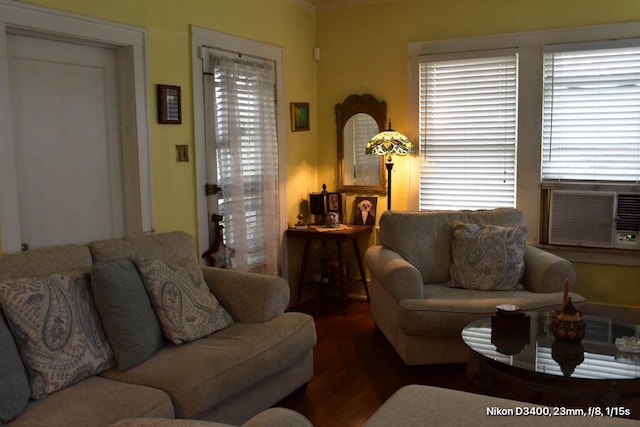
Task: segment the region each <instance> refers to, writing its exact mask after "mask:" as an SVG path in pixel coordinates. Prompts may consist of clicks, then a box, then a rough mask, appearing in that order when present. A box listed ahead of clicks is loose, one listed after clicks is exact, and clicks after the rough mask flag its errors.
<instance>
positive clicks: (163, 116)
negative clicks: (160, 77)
mask: <svg viewBox="0 0 640 427" xmlns="http://www.w3.org/2000/svg"><path fill="white" fill-rule="evenodd" d="M157 91H158V123H161V124H173V125H175V124H181V123H182V108H181V100H180V98H181V97H180V86H170V85H157Z"/></svg>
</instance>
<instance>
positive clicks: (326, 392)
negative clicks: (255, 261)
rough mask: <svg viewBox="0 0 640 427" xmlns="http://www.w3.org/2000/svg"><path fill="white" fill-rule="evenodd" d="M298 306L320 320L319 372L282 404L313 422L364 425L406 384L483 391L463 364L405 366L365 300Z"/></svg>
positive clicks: (517, 395) (515, 392) (511, 394)
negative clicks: (344, 304)
mask: <svg viewBox="0 0 640 427" xmlns="http://www.w3.org/2000/svg"><path fill="white" fill-rule="evenodd" d="M296 311H302V312H305V313H309V314H311V315H312V316H313V317H314V319H315V320H316V330H317V335H318V343H317V345H316V347H315V349H314V370H315V372H314V377H313V379H312V380H311V381H310V382H309V384H308V386H307V388H306V391H305V392H304V393H295V394H293V395H291V396H289V397H287V398H286V399H284V400H283V401H281V402H280V403H279V404H278V406H284V407H287V408H291V409H294V410H296V411H298V412H300V413H302V414H303V415H305V416H306V417H307V418H309V420H310V421H311V422H312V423H313V424H314V426H315V427H341V426H347V427H353V426H360V425H362V424H363V423H364V422H365V421H366V420H368V419H369V418H370V417H371V415H372V414H373V413H374V412H375V411H376V410H377V409H378V408H379V407H380V405H382V403H383V402H385V401H386V400H387V398H389V396H391V395H392V394H393V393H394V392H395V391H396V390H398V389H399V388H400V387H402V386H404V385H407V384H425V385H433V386H438V387H445V388H451V389H457V390H464V391H468V392H474V393H478V392H479V391H478V390H477V389H474V388H473V386H472V385H471V384H470V383H469V382H468V381H467V379H466V377H465V365H464V364H451V365H436V366H421V367H408V366H406V365H405V364H404V363H403V362H402V360H401V359H400V357H399V356H398V355H397V354H396V352H395V350H393V348H392V347H391V345H390V344H389V343H388V341H387V340H386V338H385V337H384V336H383V335H382V333H381V332H379V331H378V330H377V329H375V327H374V324H373V320H372V319H371V315H370V313H369V304H368V303H367V302H365V301H350V303H349V305H348V314H347V315H346V316H343V315H342V306H341V304H340V301H339V300H338V299H334V298H329V297H322V298H319V299H315V300H312V301H308V302H305V303H303V304H301V305H300V306H299V307H297V308H296ZM493 394H494V395H496V396H499V397H505V398H513V399H516V400H523V401H529V402H534V403H540V404H546V405H551V406H553V405H554V404H553V402H545V401H544V400H540V399H539V396H536V395H533V394H532V393H530V392H526V391H525V390H522V389H521V388H518V387H514V386H511V385H502V386H500V387H499V388H497V389H496V390H494V393H493ZM635 400H637V401H638V402H635V404H633V405H631V407H632V409H633V413H632V418H635V419H640V397H639V398H638V399H634V401H635ZM625 403H626V402H625ZM632 403H633V402H632Z"/></svg>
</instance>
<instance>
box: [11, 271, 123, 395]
mask: <svg viewBox="0 0 640 427" xmlns="http://www.w3.org/2000/svg"><path fill="white" fill-rule="evenodd" d="M0 304H1V305H2V308H3V310H4V313H5V316H6V318H7V323H8V324H9V327H10V328H11V330H12V332H13V336H14V337H15V339H16V342H17V345H18V349H19V351H20V354H21V356H22V360H23V362H24V364H25V366H26V368H27V374H28V376H29V385H30V388H31V396H32V397H33V398H34V399H41V398H43V397H45V396H46V395H47V394H49V393H53V392H54V391H57V390H60V389H62V388H64V387H66V386H68V385H71V384H73V383H76V382H78V381H80V380H82V379H84V378H87V377H90V376H92V375H95V374H98V373H100V372H102V371H104V370H106V369H108V368H110V367H111V365H112V359H113V354H112V352H111V348H110V347H109V344H108V343H107V341H106V339H105V335H104V331H103V330H102V326H101V324H100V318H99V317H98V314H97V311H96V308H95V306H94V305H93V298H92V296H91V287H90V285H89V279H88V276H87V275H84V274H81V273H73V274H68V275H60V274H54V275H50V276H46V277H38V278H23V279H16V280H9V281H6V282H3V283H0Z"/></svg>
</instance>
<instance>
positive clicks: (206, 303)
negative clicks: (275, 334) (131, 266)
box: [138, 259, 233, 344]
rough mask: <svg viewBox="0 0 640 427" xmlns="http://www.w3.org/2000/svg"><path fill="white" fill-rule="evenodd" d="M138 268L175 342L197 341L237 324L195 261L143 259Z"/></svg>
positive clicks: (158, 313)
mask: <svg viewBox="0 0 640 427" xmlns="http://www.w3.org/2000/svg"><path fill="white" fill-rule="evenodd" d="M138 269H139V270H140V275H141V276H142V281H143V283H144V286H145V287H146V288H147V291H149V295H150V296H151V302H152V304H153V306H154V308H155V311H156V314H157V315H158V319H159V320H160V326H161V327H162V331H163V332H164V334H165V336H166V337H167V338H169V340H171V342H173V343H174V344H181V343H184V342H189V341H193V340H196V339H198V338H201V337H203V336H206V335H209V334H211V333H213V332H215V331H218V330H220V329H224V328H226V327H227V326H229V325H231V324H232V323H233V319H232V318H231V316H230V315H229V313H227V311H226V310H225V309H224V308H223V307H222V306H221V305H220V304H219V303H218V300H217V299H216V297H215V296H213V294H212V293H211V291H209V287H208V286H207V283H206V282H205V281H204V277H203V275H202V269H201V268H200V266H199V265H198V264H197V263H196V262H195V261H192V260H190V259H182V260H178V261H173V262H165V261H161V260H142V261H139V262H138Z"/></svg>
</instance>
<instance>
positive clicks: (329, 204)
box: [325, 192, 346, 222]
mask: <svg viewBox="0 0 640 427" xmlns="http://www.w3.org/2000/svg"><path fill="white" fill-rule="evenodd" d="M345 204H346V195H345V193H337V192H336V193H325V208H326V212H337V213H338V215H339V217H340V222H344V220H345V212H344V211H345Z"/></svg>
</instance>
